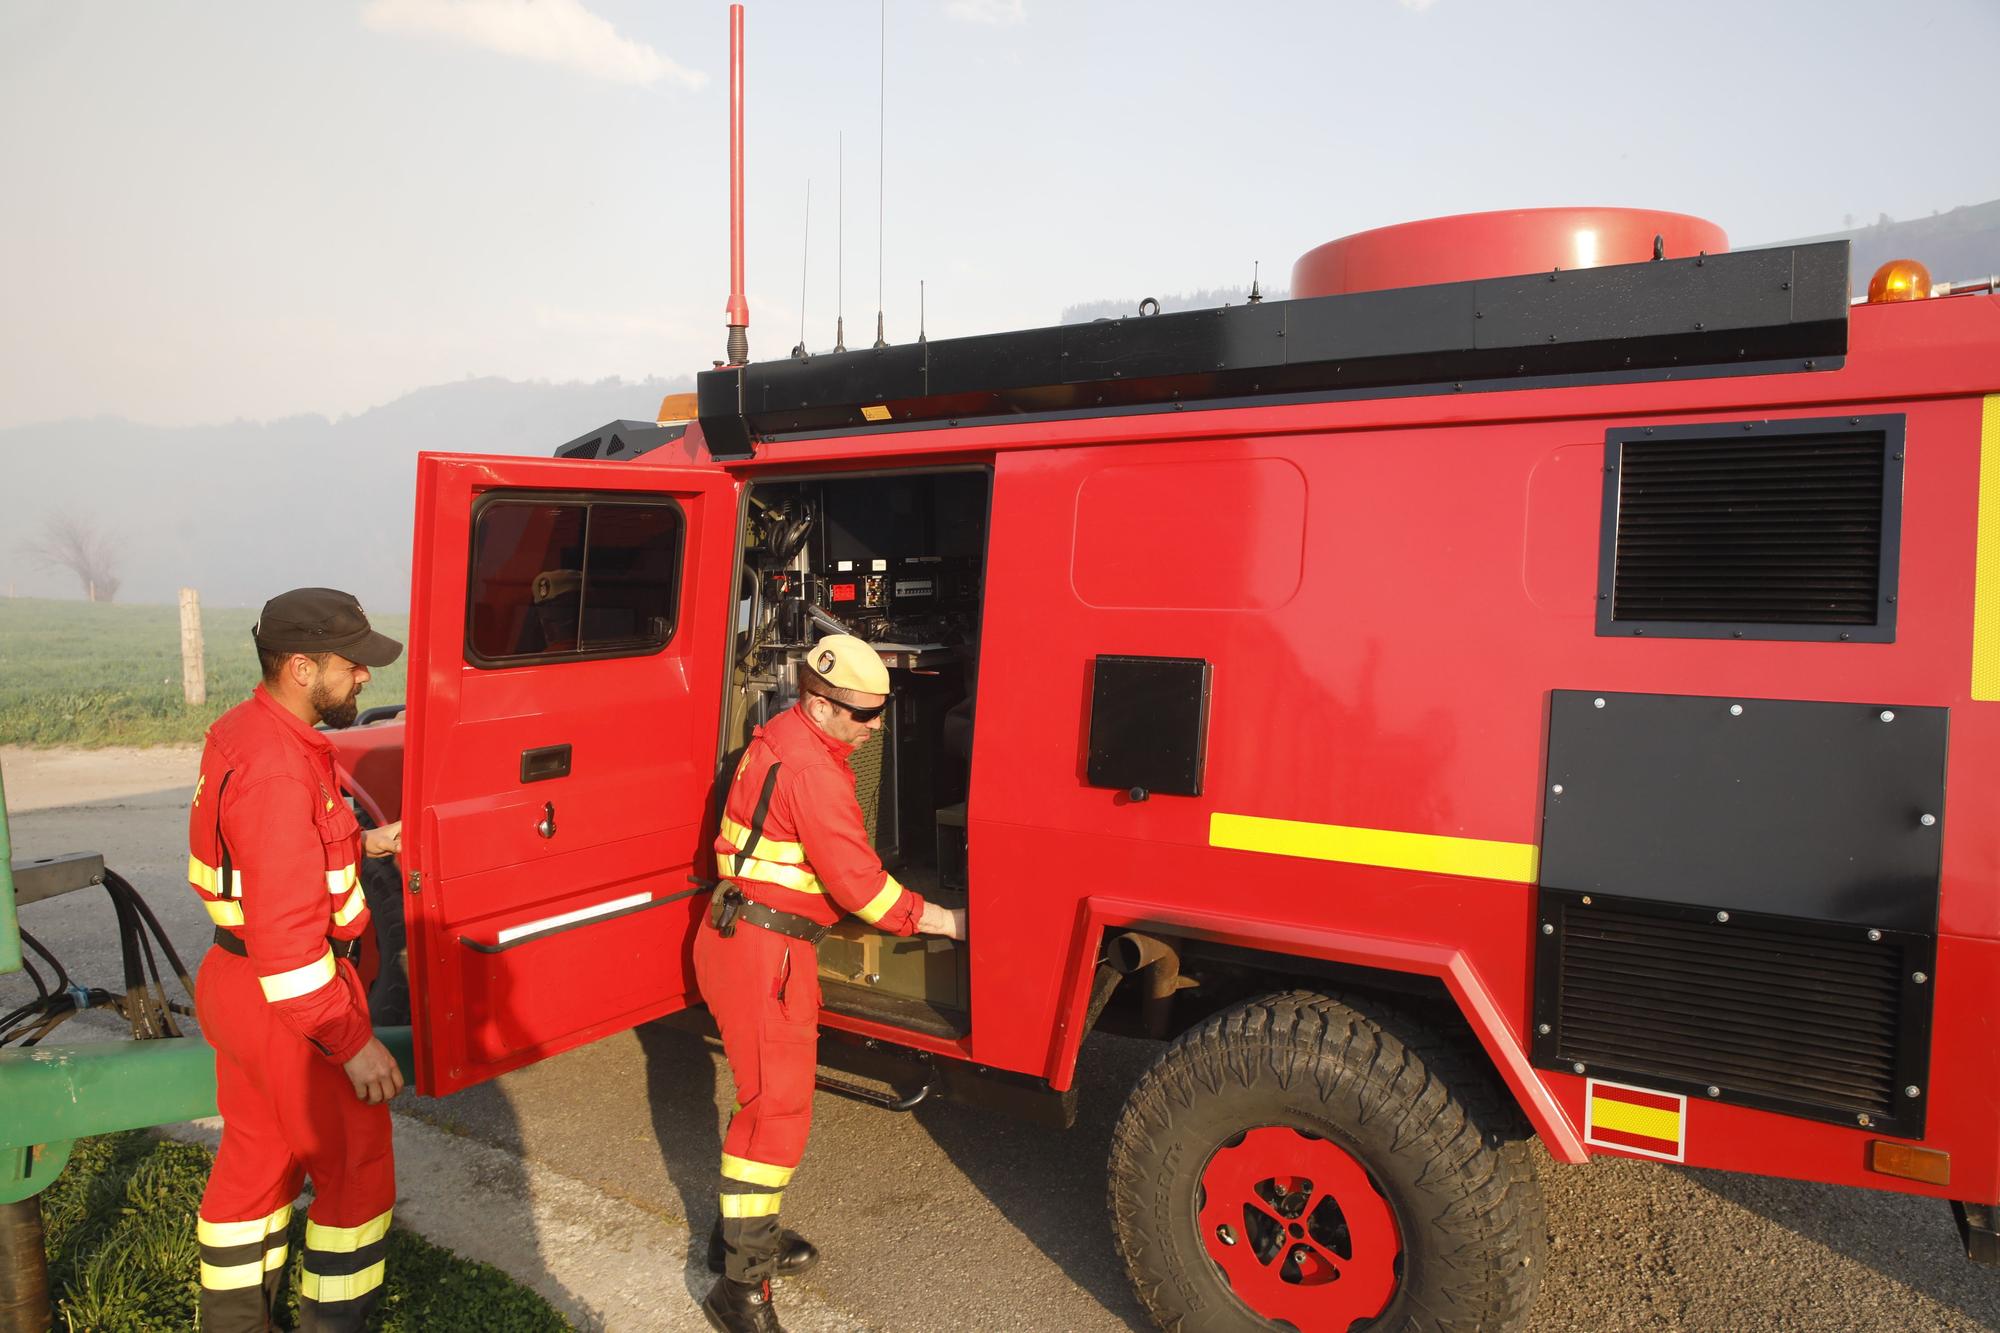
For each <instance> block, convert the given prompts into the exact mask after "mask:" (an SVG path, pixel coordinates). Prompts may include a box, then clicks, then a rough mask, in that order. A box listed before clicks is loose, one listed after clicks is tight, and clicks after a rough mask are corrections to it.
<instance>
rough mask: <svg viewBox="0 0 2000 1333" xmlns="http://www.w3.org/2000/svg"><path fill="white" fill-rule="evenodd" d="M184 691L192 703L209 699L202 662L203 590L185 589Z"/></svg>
mask: <svg viewBox="0 0 2000 1333" xmlns="http://www.w3.org/2000/svg"><path fill="white" fill-rule="evenodd" d="M181 695H182V697H183V698H185V699H186V700H187V703H188V707H190V708H199V707H200V706H201V705H203V704H205V703H207V702H208V673H207V672H206V671H205V670H203V669H202V664H201V594H200V593H198V592H196V591H195V590H194V589H193V588H182V589H181Z"/></svg>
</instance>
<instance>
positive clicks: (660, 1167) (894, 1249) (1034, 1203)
mask: <svg viewBox="0 0 2000 1333" xmlns="http://www.w3.org/2000/svg"><path fill="white" fill-rule="evenodd" d="M194 767H195V754H194V752H193V751H191V750H184V749H183V750H149V751H113V750H102V751H90V752H66V751H25V750H18V749H6V748H0V768H4V771H5V775H6V783H7V793H8V797H9V803H10V805H11V807H12V809H13V832H14V842H15V851H16V855H17V856H22V857H29V856H40V855H48V854H51V853H54V852H60V851H74V850H94V851H102V852H103V853H104V854H105V859H106V861H107V863H108V864H109V865H110V866H112V867H113V868H114V869H116V870H118V871H119V872H120V873H122V874H124V875H125V876H126V878H128V879H130V880H131V881H132V882H133V883H134V884H135V885H137V886H138V887H139V889H140V890H141V892H143V893H144V894H145V895H146V896H147V898H148V900H149V901H150V902H151V903H152V904H153V906H154V908H155V910H156V911H158V912H159V913H160V915H161V917H162V919H163V920H164V921H165V922H166V924H167V928H168V930H169V931H170V933H171V934H172V935H173V938H174V940H175V942H176V943H177V945H178V946H179V947H180V948H181V950H182V954H183V957H185V958H186V959H187V961H188V962H189V963H190V964H191V965H193V964H195V963H197V962H198V960H199V957H200V955H201V953H202V951H203V945H204V942H205V940H206V939H207V936H208V933H209V927H208V922H207V918H206V916H205V915H204V913H203V912H202V911H201V909H200V907H199V906H198V905H197V904H196V903H195V902H194V901H193V897H192V895H191V894H190V893H189V892H188V891H187V888H186V886H185V883H184V881H183V880H182V875H183V867H184V865H185V861H186V855H187V851H186V841H185V835H186V802H187V799H188V797H189V794H190V784H191V781H192V775H193V771H194ZM22 924H23V925H24V926H25V927H26V928H27V929H29V930H31V931H34V932H35V933H36V934H38V935H39V936H40V937H41V938H42V940H43V941H44V942H45V943H47V944H48V945H49V946H50V947H51V948H53V949H54V950H55V951H56V952H57V953H58V954H59V955H60V956H61V957H62V958H63V959H64V961H65V962H67V963H68V964H69V965H70V969H71V972H72V973H73V974H75V975H76V976H77V977H78V979H79V980H83V981H86V982H96V983H99V984H105V985H112V986H115V985H117V983H118V975H119V974H118V964H117V954H116V950H115V947H114V946H113V942H112V935H111V913H110V909H109V907H108V905H107V904H106V902H105V900H104V898H103V896H102V895H101V894H96V893H94V892H86V893H78V894H73V895H70V896H69V897H67V898H65V899H61V900H57V901H53V902H50V903H45V904H35V905H31V906H29V907H27V908H25V909H23V912H22ZM30 993H31V991H30V990H29V987H28V985H27V983H26V982H25V980H23V979H22V978H20V977H8V978H0V1007H8V1008H11V1007H12V1005H13V1004H14V1003H16V1002H18V999H19V998H24V997H25V996H26V995H27V994H30ZM65 1032H66V1034H67V1035H68V1038H69V1039H71V1040H81V1039H83V1038H84V1037H85V1036H86V1035H88V1036H91V1037H94V1038H102V1037H109V1036H116V1035H117V1033H116V1029H115V1027H114V1026H112V1025H110V1024H108V1023H107V1022H105V1021H103V1020H94V1021H92V1022H90V1023H89V1024H88V1025H87V1026H86V1025H85V1024H84V1023H81V1022H79V1023H75V1024H72V1025H71V1028H70V1029H66V1030H65ZM1150 1058H1151V1049H1150V1048H1149V1047H1147V1046H1146V1045H1145V1044H1143V1043H1138V1042H1129V1041H1122V1040H1116V1039H1109V1038H1093V1039H1092V1040H1091V1042H1090V1043H1089V1044H1088V1045H1087V1046H1086V1048H1085V1061H1086V1071H1085V1074H1084V1077H1083V1080H1082V1082H1083V1097H1082V1106H1083V1111H1082V1116H1081V1119H1080V1121H1079V1123H1078V1124H1077V1126H1076V1127H1075V1128H1074V1129H1073V1130H1071V1131H1069V1132H1068V1133H1066V1134H1058V1133H1053V1132H1049V1131H1045V1130H1041V1129H1038V1128H1035V1127H1033V1126H1029V1125H1025V1124H1020V1123H1016V1122H1013V1121H1008V1120H1004V1119H1000V1118H997V1117H994V1116H991V1115H988V1114H985V1113H983V1112H979V1111H976V1110H972V1109H968V1108H964V1107H958V1106H952V1105H933V1106H925V1107H922V1108H919V1110H918V1111H917V1112H916V1113H915V1114H913V1115H907V1116H896V1115H889V1114H886V1113H884V1112H881V1111H877V1110H874V1109H872V1108H868V1107H864V1106H860V1105H857V1104H855V1103H852V1102H848V1101H844V1100H842V1099H839V1098H835V1097H830V1096H827V1095H824V1094H822V1095H821V1096H820V1098H819V1100H818V1102H817V1105H816V1108H815V1115H816V1117H817V1119H816V1123H815V1127H814V1131H813V1140H812V1148H811V1150H810V1152H809V1153H808V1155H807V1158H806V1164H805V1167H804V1168H803V1169H802V1170H801V1172H800V1175H799V1178H798V1181H797V1183H796V1184H795V1185H794V1186H793V1188H792V1189H791V1190H790V1191H789V1192H788V1194H787V1197H786V1204H787V1207H786V1221H787V1222H788V1223H791V1224H792V1225H794V1226H796V1227H798V1228H799V1229H801V1230H803V1231H806V1232H807V1233H808V1234H810V1235H811V1236H812V1237H813V1238H814V1239H815V1240H816V1241H817V1242H818V1243H819V1244H820V1245H821V1246H822V1248H823V1249H824V1250H825V1251H826V1254H827V1261H826V1262H825V1263H824V1264H823V1265H822V1266H821V1268H820V1270H819V1271H817V1272H815V1273H814V1274H812V1275H810V1276H809V1277H808V1278H806V1279H804V1280H803V1281H802V1283H799V1284H793V1285H794V1286H795V1287H798V1288H800V1289H799V1290H795V1291H792V1292H788V1293H784V1294H781V1297H780V1311H781V1312H784V1311H785V1310H786V1309H788V1308H796V1309H798V1310H799V1311H800V1313H801V1314H804V1313H806V1312H808V1311H810V1312H811V1317H810V1319H809V1320H806V1321H804V1322H809V1323H810V1324H811V1325H812V1326H813V1327H845V1328H856V1329H881V1330H898V1329H913V1330H933V1329H954V1330H966V1329H998V1328H1007V1329H1035V1330H1062V1329H1067V1330H1110V1329H1124V1328H1133V1327H1140V1326H1141V1324H1140V1314H1139V1310H1138V1308H1137V1306H1136V1304H1135V1303H1134V1301H1133V1299H1132V1297H1131V1296H1130V1294H1129V1292H1128V1290H1127V1288H1126V1284H1125V1280H1124V1277H1123V1275H1122V1273H1121V1272H1120V1271H1119V1267H1118V1262H1117V1258H1116V1255H1115V1253H1114V1252H1113V1249H1112V1245H1111V1239H1110V1234H1109V1229H1108V1227H1107V1225H1106V1222H1105V1217H1104V1203H1103V1200H1104V1179H1103V1162H1104V1158H1105V1152H1106V1145H1107V1143H1108V1141H1109V1138H1110V1132H1111V1123H1112V1121H1113V1119H1114V1118H1115V1116H1116V1114H1117V1111H1118V1106H1119V1102H1120V1101H1121V1099H1122V1097H1123V1095H1124V1089H1125V1088H1126V1087H1128V1086H1129V1085H1130V1083H1131V1082H1132V1080H1133V1079H1134V1078H1135V1077H1136V1076H1137V1074H1138V1072H1139V1070H1141V1069H1142V1068H1143V1067H1144V1065H1145V1063H1146V1061H1147V1060H1149V1059H1150ZM729 1102H730V1088H729V1077H728V1072H727V1070H726V1068H725V1067H723V1065H722V1063H721V1061H720V1059H719V1056H718V1053H717V1051H716V1050H715V1048H714V1044H713V1042H712V1041H711V1040H709V1039H708V1038H707V1037H706V1036H705V1035H704V1034H703V1033H702V1032H701V1031H700V1030H699V1024H698V1023H696V1022H692V1021H689V1020H687V1019H681V1020H670V1021H668V1022H665V1023H659V1024H653V1025H651V1026H649V1027H648V1028H645V1029H642V1030H640V1031H638V1032H633V1033H626V1034H623V1035H621V1036H618V1037H613V1038H609V1039H606V1040H605V1041H601V1042H598V1043H596V1044H595V1045H592V1046H589V1047H585V1048H583V1049H581V1050H577V1051H573V1052H571V1053H569V1054H567V1055H564V1056H561V1057H559V1058H557V1059H554V1060H548V1061H544V1062H543V1063H541V1064H539V1065H536V1066H533V1067H531V1068H528V1069H525V1070H522V1071H520V1072H519V1073H516V1074H513V1075H510V1076H508V1077H506V1078H503V1079H500V1080H498V1081H497V1082H495V1083H493V1084H489V1085H487V1086H484V1087H480V1088H475V1089H472V1090H469V1091H467V1092H463V1093H459V1094H457V1095H454V1096H452V1097H449V1098H445V1099H441V1100H433V1099H426V1098H418V1097H415V1096H413V1095H411V1096H406V1097H405V1098H403V1099H402V1100H401V1101H400V1102H399V1104H398V1107H397V1109H398V1111H399V1112H400V1113H401V1114H402V1115H404V1116H407V1117H411V1118H412V1119H413V1120H416V1121H421V1122H427V1124H428V1126H429V1127H432V1128H435V1129H441V1130H443V1131H445V1132H446V1134H447V1135H449V1136H455V1137H458V1138H461V1139H464V1140H467V1141H468V1142H469V1143H470V1144H472V1145H475V1146H477V1147H478V1149H479V1151H480V1153H481V1157H480V1161H481V1162H482V1163H483V1164H484V1165H482V1167H481V1168H480V1170H481V1173H482V1179H481V1181H480V1182H479V1183H480V1185H481V1186H482V1191H483V1192H476V1193H475V1192H470V1191H469V1192H468V1196H467V1203H466V1207H467V1208H479V1207H486V1208H490V1207H492V1206H493V1205H492V1203H491V1199H492V1198H493V1197H494V1196H493V1194H492V1191H491V1188H490V1187H492V1186H494V1185H495V1183H496V1182H495V1181H494V1180H493V1179H492V1177H493V1176H495V1175H498V1176H499V1177H502V1179H501V1180H499V1181H498V1184H499V1185H500V1186H501V1187H502V1189H501V1195H502V1196H506V1195H508V1193H509V1191H508V1189H507V1188H505V1187H507V1186H508V1185H509V1181H508V1180H506V1179H505V1177H507V1176H509V1175H510V1174H511V1175H515V1176H518V1177H520V1180H518V1181H515V1182H513V1185H514V1189H513V1191H512V1193H513V1194H514V1195H516V1196H520V1195H527V1194H530V1193H533V1190H532V1189H531V1188H530V1186H529V1183H528V1182H529V1178H530V1177H535V1178H537V1179H539V1178H542V1177H544V1176H548V1177H552V1178H559V1179H560V1180H562V1181H563V1182H564V1184H565V1188H569V1187H571V1186H580V1187H582V1188H583V1190H584V1191H585V1195H584V1196H582V1197H589V1192H591V1191H594V1192H595V1197H597V1198H599V1199H601V1200H602V1201H603V1210H604V1215H605V1217H606V1218H607V1219H609V1218H617V1219H623V1220H620V1221H618V1222H617V1223H616V1225H617V1226H618V1227H619V1228H620V1229H621V1231H626V1232H629V1230H630V1229H631V1228H633V1227H635V1226H645V1225H657V1226H658V1227H659V1228H661V1234H662V1235H663V1236H665V1237H668V1238H670V1239H672V1241H673V1244H672V1245H671V1246H670V1247H669V1250H670V1253H671V1255H675V1256H681V1255H684V1250H685V1247H684V1243H683V1242H682V1241H681V1239H680V1236H679V1235H678V1234H677V1233H680V1232H682V1231H683V1230H684V1229H685V1227H686V1226H687V1222H686V1219H687V1218H689V1217H693V1218H695V1219H696V1220H697V1221H698V1222H699V1223H700V1224H701V1225H702V1226H704V1227H705V1226H706V1223H707V1220H708V1218H709V1216H710V1213H711V1210H712V1206H713V1205H712V1203H711V1202H710V1195H711V1191H712V1190H713V1188H714V1178H713V1171H714V1163H715V1159H716V1154H717V1151H718V1149H719V1145H720V1137H719V1135H720V1130H721V1126H722V1123H723V1116H724V1114H725V1113H726V1110H727V1107H728V1105H729ZM493 1150H498V1151H493ZM1540 1169H1541V1174H1542V1179H1543V1186H1544V1189H1545V1192H1546V1194H1547V1198H1548V1217H1549V1230H1550V1246H1551V1249H1550V1256H1549V1270H1548V1272H1547V1273H1546V1274H1545V1275H1544V1277H1543V1283H1542V1294H1541V1300H1540V1303H1539V1305H1538V1306H1537V1308H1536V1311H1535V1315H1534V1318H1533V1320H1532V1321H1531V1323H1530V1324H1529V1329H1530V1330H1531V1331H1532V1333H1585V1331H1588V1333H1615V1331H1622V1330H1635V1331H1636V1330H1649V1331H1650V1330H1690V1331H1697V1330H1698V1331H1700V1333H1709V1331H1710V1330H1726V1331H1731V1333H1733V1331H1734V1330H1742V1331H1743V1333H1765V1331H1767V1330H1840V1331H1842V1333H1846V1331H1847V1330H1877V1329H1880V1330H1910V1331H1912V1333H1915V1331H1921V1333H1932V1331H1933V1330H1936V1331H1938V1333H1944V1331H1946V1330H1953V1331H1956V1330H1973V1329H2000V1272H1995V1271H1993V1270H1988V1269H1982V1268H1978V1267H1975V1266H1973V1265H1972V1264H1970V1263H1968V1262H1967V1261H1966V1260H1965V1258H1964V1257H1963V1254H1962V1253H1961V1252H1960V1250H1959V1248H1958V1241H1957V1237H1956V1234H1955V1233H1954V1231H1953V1229H1952V1225H1951V1221H1950V1217H1949V1214H1948V1213H1947V1211H1946V1209H1945V1208H1944V1206H1943V1205H1941V1204H1939V1203H1936V1202H1934V1201H1931V1200H1923V1199H1914V1198H1907V1197H1903V1196H1898V1195H1893V1194H1882V1193H1875V1192H1869V1191H1861V1190H1850V1189H1842V1188H1836V1187H1831V1186H1821V1185H1807V1184H1799V1183H1796V1182H1791V1181H1781V1180H1766V1179H1761V1178H1756V1177H1747V1176H1735V1175H1728V1174H1724V1173H1721V1172H1715V1171H1700V1170H1689V1169H1685V1168H1678V1167H1672V1166H1665V1165H1659V1164H1654V1163H1645V1162H1637V1161H1626V1160H1613V1159H1601V1160H1599V1161H1596V1162H1593V1163H1592V1164H1590V1165H1588V1166H1585V1167H1575V1168H1572V1167H1561V1166H1557V1165H1555V1164H1554V1163H1552V1162H1550V1161H1549V1160H1548V1159H1547V1158H1546V1157H1542V1158H1541V1160H1540ZM431 1178H434V1177H427V1179H431ZM405 1185H406V1188H407V1187H408V1186H409V1181H408V1180H406V1181H405ZM475 1199H477V1200H480V1201H481V1202H474V1200H475ZM425 1207H426V1209H427V1210H428V1211H429V1212H430V1213H431V1214H432V1215H434V1216H435V1215H438V1214H441V1213H448V1212H450V1211H451V1209H450V1200H449V1199H438V1198H435V1197H432V1198H429V1199H427V1200H425ZM567 1208H568V1210H569V1212H570V1213H572V1214H573V1213H574V1212H575V1211H576V1203H575V1197H571V1198H570V1201H569V1203H568V1205H567ZM535 1216H536V1218H537V1219H539V1218H540V1217H541V1216H542V1215H541V1214H539V1213H538V1214H536V1215H535ZM633 1219H637V1220H636V1221H635V1220H633ZM538 1224H539V1225H540V1226H541V1228H542V1230H541V1234H539V1235H534V1236H530V1237H529V1242H530V1243H529V1244H528V1245H527V1246H526V1248H525V1250H524V1251H522V1252H521V1255H520V1257H519V1258H518V1259H517V1260H516V1261H515V1262H513V1263H512V1265H511V1266H512V1267H514V1268H515V1269H516V1270H517V1271H518V1272H519V1273H520V1275H521V1276H523V1277H524V1278H526V1279H529V1280H533V1281H536V1283H537V1285H538V1286H541V1287H543V1289H544V1290H548V1289H550V1288H551V1287H552V1286H553V1287H554V1288H555V1289H557V1290H561V1288H562V1284H563V1283H564V1282H565V1281H570V1280H571V1279H569V1278H567V1277H566V1276H565V1275H566V1274H569V1273H573V1272H579V1271H581V1270H580V1269H579V1266H578V1261H579V1258H580V1256H579V1255H578V1254H577V1253H575V1252H576V1251H579V1250H587V1249H588V1248H589V1247H591V1246H592V1245H593V1244H601V1243H602V1241H601V1240H599V1241H593V1240H592V1238H591V1233H590V1230H589V1228H588V1227H583V1228H580V1229H579V1228H577V1227H574V1226H565V1227H561V1228H558V1227H556V1226H553V1225H551V1224H548V1223H546V1222H541V1223H538ZM440 1225H441V1226H442V1224H440ZM454 1225H455V1226H456V1227H457V1230H456V1231H454V1232H453V1233H452V1234H454V1235H464V1234H468V1233H472V1232H477V1231H478V1230H479V1229H480V1227H481V1226H482V1225H485V1224H484V1223H482V1221H481V1219H479V1218H476V1217H474V1218H459V1219H457V1220H456V1222H455V1223H454ZM606 1225H610V1223H609V1222H607V1223H606ZM461 1243H462V1242H461ZM676 1264H678V1260H677V1259H676V1260H674V1261H673V1262H662V1263H661V1264H660V1265H659V1267H657V1268H654V1269H653V1270H652V1271H649V1272H645V1273H640V1274H633V1273H629V1272H627V1273H624V1274H623V1275H622V1277H621V1280H622V1281H624V1282H626V1283H628V1284H637V1285H639V1286H642V1287H650V1288H652V1289H653V1295H654V1296H655V1297H656V1298H657V1299H658V1301H659V1302H660V1303H661V1305H662V1308H666V1307H675V1306H678V1304H679V1301H680V1299H681V1298H680V1296H679V1295H677V1289H680V1290H684V1291H685V1292H686V1293H688V1294H689V1295H690V1297H691V1295H692V1294H694V1293H698V1291H699V1290H700V1285H701V1282H702V1280H703V1278H704V1276H705V1275H704V1274H702V1273H701V1272H700V1271H699V1269H698V1267H688V1266H686V1265H684V1264H681V1265H679V1266H678V1267H676ZM629 1266H630V1265H627V1267H629ZM584 1280H585V1279H583V1278H578V1279H575V1281H578V1282H582V1281H584ZM788 1303H790V1304H789V1306H788ZM577 1304H583V1305H588V1304H590V1302H587V1301H582V1300H581V1299H580V1298H579V1302H577ZM599 1304H600V1305H601V1304H602V1303H601V1302H600V1303H599ZM664 1323H665V1326H674V1327H678V1326H682V1323H681V1321H680V1320H679V1319H678V1318H673V1319H667V1320H665V1321H664ZM607 1326H610V1327H659V1326H662V1325H661V1324H656V1323H652V1322H628V1321H621V1320H618V1319H613V1320H611V1321H610V1323H609V1324H608V1325H607ZM685 1326H688V1327H695V1326H698V1325H694V1324H688V1325H685Z"/></svg>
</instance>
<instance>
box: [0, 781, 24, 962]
mask: <svg viewBox="0 0 2000 1333" xmlns="http://www.w3.org/2000/svg"><path fill="white" fill-rule="evenodd" d="M20 970H21V919H20V917H19V916H17V915H16V914H15V912H14V839H13V836H12V835H11V834H10V833H8V831H7V775H6V774H5V773H4V772H0V977H4V976H6V975H7V974H8V973H9V972H19V971H20Z"/></svg>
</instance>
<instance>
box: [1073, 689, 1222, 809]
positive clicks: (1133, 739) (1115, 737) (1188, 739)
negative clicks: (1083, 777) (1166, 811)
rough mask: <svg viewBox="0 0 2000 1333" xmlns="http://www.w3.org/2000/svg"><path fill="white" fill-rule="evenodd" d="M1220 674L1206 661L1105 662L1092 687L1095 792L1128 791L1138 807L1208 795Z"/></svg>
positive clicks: (1091, 762) (1091, 770)
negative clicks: (1212, 702)
mask: <svg viewBox="0 0 2000 1333" xmlns="http://www.w3.org/2000/svg"><path fill="white" fill-rule="evenodd" d="M1213 674H1214V667H1213V666H1212V665H1210V664H1209V663H1208V662H1206V661H1204V660H1202V659H1201V658H1199V657H1127V656H1114V655H1105V656H1100V657H1098V658H1097V659H1096V662H1095V663H1094V666H1093V669H1092V672H1091V682H1090V755H1089V759H1088V763H1087V771H1088V776H1089V780H1090V785H1091V786H1093V787H1117V788H1121V789H1123V790H1126V791H1130V792H1131V793H1132V794H1133V796H1134V798H1135V799H1138V800H1144V799H1146V797H1148V796H1152V795H1156V794H1161V795H1168V796H1199V795H1201V782H1202V775H1203V772H1204V770H1205V769H1206V767H1207V764H1208V692H1209V682H1210V679H1211V677H1212V676H1213Z"/></svg>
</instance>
